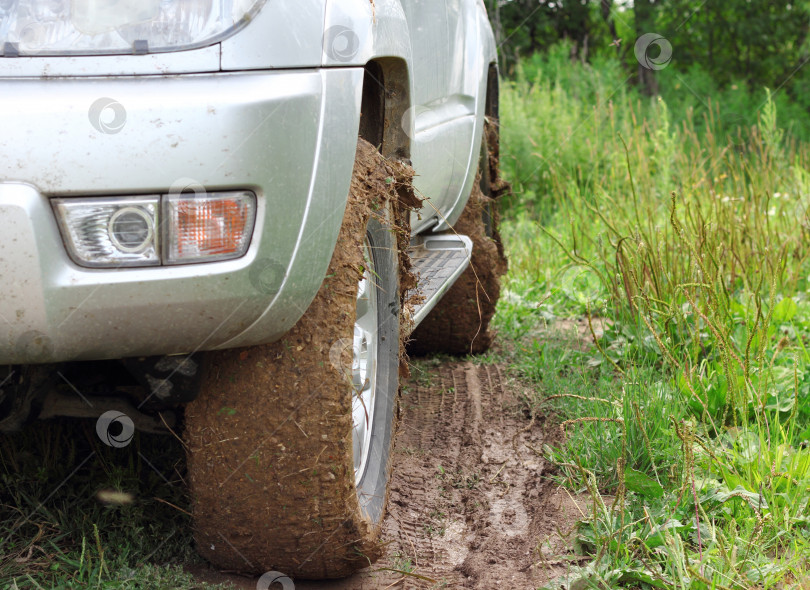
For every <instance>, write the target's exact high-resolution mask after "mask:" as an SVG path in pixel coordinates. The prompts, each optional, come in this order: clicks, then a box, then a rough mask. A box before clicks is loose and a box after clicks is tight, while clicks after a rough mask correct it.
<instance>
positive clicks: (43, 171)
mask: <svg viewBox="0 0 810 590" xmlns="http://www.w3.org/2000/svg"><path fill="white" fill-rule="evenodd" d="M0 51H1V52H2V56H0V129H2V134H0V226H1V227H2V232H0V277H2V288H0V371H2V372H0V430H2V431H5V432H11V431H14V430H18V429H19V428H21V427H22V426H23V425H24V424H26V423H28V422H29V421H31V420H33V419H36V418H49V417H53V416H76V417H84V418H93V419H95V420H96V430H97V432H98V435H99V436H100V437H101V439H102V441H103V442H104V444H107V445H109V446H113V447H123V446H126V445H127V444H128V443H129V441H130V440H131V439H132V437H133V436H134V432H135V430H136V429H139V430H144V431H150V432H167V431H173V432H175V433H177V434H180V435H182V437H183V438H184V441H185V447H186V448H187V453H188V458H187V459H188V460H187V463H188V481H189V486H190V494H191V497H192V503H193V511H194V522H195V526H194V535H195V538H196V541H197V545H198V548H199V551H200V553H201V554H202V555H203V556H204V557H206V558H207V559H208V560H210V561H211V562H212V563H213V564H215V565H216V566H219V567H221V568H227V569H230V570H240V571H252V572H259V573H260V572H263V571H267V570H277V571H283V572H285V573H287V574H289V575H292V576H301V577H309V578H322V577H338V576H344V575H347V574H349V573H351V572H352V571H354V570H357V569H359V568H362V567H365V566H367V565H368V564H369V563H370V562H372V561H373V560H374V559H375V558H376V557H377V556H378V555H379V554H380V551H381V548H380V542H379V539H380V534H381V523H382V519H383V515H384V513H385V505H386V498H387V489H388V482H389V455H390V452H391V445H392V437H393V435H394V432H395V423H396V403H397V395H398V388H399V376H400V375H401V374H402V372H403V371H407V363H406V362H405V354H406V346H407V347H408V351H409V352H411V353H412V354H414V353H426V352H436V351H444V352H449V353H457V354H465V353H470V352H480V351H482V350H485V349H486V348H487V347H488V346H489V343H490V338H491V335H490V334H489V332H488V324H489V320H490V318H491V317H492V315H493V313H494V306H495V301H496V300H497V297H498V292H499V286H498V279H499V277H500V275H501V274H503V272H504V270H505V259H504V258H503V251H502V248H501V245H500V241H499V238H498V234H497V221H498V217H497V212H496V209H495V203H496V201H495V198H496V197H497V196H498V195H499V194H500V193H501V192H503V191H504V190H505V183H503V181H502V180H501V179H500V177H499V175H498V126H497V125H498V111H497V108H498V77H497V69H496V47H495V43H494V40H493V36H492V32H491V29H490V25H489V22H488V20H487V15H486V11H485V8H484V5H483V2H481V1H480V0H371V1H369V0H296V1H295V2H291V1H290V2H288V1H286V0H266V1H264V0H240V1H236V0H234V1H229V0H226V1H224V2H214V1H213V0H168V1H162V2H159V1H158V0H145V1H138V2H129V1H113V0H72V1H68V0H49V1H42V0H12V1H11V2H3V3H0Z"/></svg>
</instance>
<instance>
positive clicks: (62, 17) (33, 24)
mask: <svg viewBox="0 0 810 590" xmlns="http://www.w3.org/2000/svg"><path fill="white" fill-rule="evenodd" d="M264 2H265V0H2V1H0V51H4V53H5V55H16V54H19V55H64V54H111V53H155V52H163V51H174V50H177V49H190V48H194V47H202V46H205V45H210V44H211V43H214V42H216V41H218V40H220V39H222V38H224V37H226V36H228V35H230V34H231V33H233V32H234V31H236V30H237V29H238V28H240V27H241V26H242V25H244V24H246V23H248V22H250V20H251V19H252V18H253V16H254V15H255V14H256V13H257V12H258V11H259V9H260V8H261V7H262V5H263V4H264Z"/></svg>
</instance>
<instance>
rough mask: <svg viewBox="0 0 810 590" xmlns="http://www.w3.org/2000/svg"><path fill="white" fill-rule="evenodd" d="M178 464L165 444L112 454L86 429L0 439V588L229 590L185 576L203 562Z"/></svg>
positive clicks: (139, 439) (156, 441)
mask: <svg viewBox="0 0 810 590" xmlns="http://www.w3.org/2000/svg"><path fill="white" fill-rule="evenodd" d="M182 457H183V450H182V448H181V446H180V443H179V442H178V441H176V440H175V439H172V438H169V437H166V436H156V435H147V434H143V433H138V434H136V436H135V438H134V439H133V442H132V444H130V445H129V446H127V447H125V448H111V447H108V446H106V445H104V444H102V443H101V441H100V439H99V438H98V437H97V436H96V433H95V430H94V424H93V423H92V422H90V421H79V420H68V419H64V420H54V421H48V422H38V423H34V424H32V425H31V426H29V427H28V428H26V430H25V431H23V432H21V433H18V434H15V435H4V436H2V437H0V479H2V488H1V489H2V491H1V492H0V498H2V501H1V503H0V589H4V590H5V589H7V588H8V589H11V588H14V589H17V588H20V589H23V588H31V589H33V588H48V589H51V588H65V589H68V588H131V589H144V590H146V589H153V588H172V589H180V590H192V589H214V588H223V589H224V588H226V587H225V586H211V585H205V584H201V583H198V582H196V581H194V580H193V578H192V577H191V576H190V575H189V574H187V573H185V572H184V571H183V569H182V565H184V564H190V563H199V562H201V560H200V558H199V557H197V555H196V553H194V550H193V544H192V540H191V535H190V530H191V529H190V519H189V517H188V516H187V515H186V514H185V513H184V512H183V510H185V511H188V510H189V501H188V498H187V495H186V491H185V485H184V482H183V480H182V474H183V473H184V465H183V460H182ZM110 492H122V494H119V495H116V494H111V493H110Z"/></svg>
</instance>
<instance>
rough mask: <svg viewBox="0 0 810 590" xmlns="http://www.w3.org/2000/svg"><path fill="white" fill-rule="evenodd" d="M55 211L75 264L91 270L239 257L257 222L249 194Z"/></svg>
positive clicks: (77, 202) (60, 204) (97, 200)
mask: <svg viewBox="0 0 810 590" xmlns="http://www.w3.org/2000/svg"><path fill="white" fill-rule="evenodd" d="M161 203H162V205H161ZM53 208H54V211H55V212H56V218H57V221H58V223H59V229H60V231H61V232H62V239H63V241H64V242H65V246H66V247H67V251H68V254H69V255H70V257H71V259H72V260H73V261H74V262H75V263H76V264H78V265H79V266H86V267H90V268H118V267H132V266H158V265H160V264H187V263H191V262H213V261H217V260H232V259H234V258H240V257H241V256H244V255H245V253H246V252H247V249H248V246H250V239H251V237H252V235H253V226H254V223H255V221H256V195H254V194H253V193H252V192H248V191H235V192H212V193H205V192H203V193H201V194H199V195H183V194H181V195H174V194H168V195H162V196H160V195H156V196H149V197H91V198H86V199H84V198H69V199H53Z"/></svg>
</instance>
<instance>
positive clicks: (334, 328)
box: [185, 140, 414, 577]
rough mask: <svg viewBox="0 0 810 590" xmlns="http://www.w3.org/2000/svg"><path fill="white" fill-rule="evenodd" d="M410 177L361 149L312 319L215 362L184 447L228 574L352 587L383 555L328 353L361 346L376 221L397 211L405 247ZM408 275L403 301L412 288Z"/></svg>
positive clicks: (211, 549)
mask: <svg viewBox="0 0 810 590" xmlns="http://www.w3.org/2000/svg"><path fill="white" fill-rule="evenodd" d="M412 175H413V173H412V171H411V169H410V168H408V167H406V166H404V165H403V164H400V163H398V162H387V161H385V160H383V159H382V157H381V156H380V155H379V153H378V152H377V151H376V149H375V148H374V147H373V146H371V145H370V144H368V143H367V142H364V141H362V140H361V141H360V144H359V145H358V151H357V158H356V161H355V171H354V175H353V178H352V184H351V191H350V195H349V202H348V204H347V207H346V213H345V216H344V220H343V226H342V227H341V230H340V236H339V238H338V245H337V247H336V248H335V251H334V254H333V256H332V260H331V262H330V265H329V269H328V271H327V276H326V278H325V280H324V283H323V285H322V287H321V289H320V291H319V292H318V295H317V296H316V298H315V300H314V301H313V303H312V304H311V305H310V306H309V308H308V310H307V312H306V314H305V315H304V316H303V317H302V318H301V320H300V321H299V322H298V323H297V324H296V325H295V326H294V327H293V329H292V330H291V331H290V332H289V333H288V334H287V335H285V337H284V338H283V339H282V340H280V341H279V342H276V343H273V344H269V345H266V346H256V347H252V348H247V349H242V350H228V351H221V352H216V353H211V354H209V356H208V358H207V363H206V369H205V372H204V375H203V385H202V391H201V393H200V396H199V398H198V399H197V400H196V401H194V402H192V403H191V404H189V405H188V406H187V409H186V431H185V439H186V445H187V448H188V449H189V453H188V455H189V458H188V468H189V476H190V490H191V495H192V498H193V509H194V514H195V539H196V541H197V545H198V551H199V552H200V553H201V554H202V555H203V556H204V557H206V558H207V559H208V560H209V561H211V562H212V563H215V564H216V565H217V566H219V567H220V568H223V569H228V570H233V571H240V572H254V573H261V572H263V571H267V570H283V571H285V573H288V574H290V575H299V576H311V577H324V576H335V575H346V574H348V573H351V572H352V571H356V570H357V569H358V563H368V561H369V559H371V560H372V561H373V560H374V558H376V556H377V555H379V554H380V553H381V548H380V547H379V543H378V538H379V533H380V530H379V527H373V526H372V525H370V524H369V523H368V521H366V520H365V519H363V518H362V516H361V515H360V508H359V503H358V498H357V493H356V490H355V484H354V464H353V458H352V435H351V432H352V413H351V404H352V391H353V389H352V384H351V382H350V380H349V379H348V378H347V376H346V372H345V370H341V367H340V366H339V365H341V364H342V365H343V367H350V366H351V352H350V350H348V347H344V350H343V354H342V357H341V358H340V362H339V363H334V362H332V359H330V351H331V350H332V349H333V346H334V344H335V343H336V342H339V341H342V339H346V340H347V341H351V339H352V337H353V333H354V320H355V306H356V297H357V283H358V280H359V279H360V277H361V276H362V273H363V266H364V264H365V262H364V258H363V244H364V240H365V235H366V231H365V228H366V224H367V220H368V218H369V217H370V216H372V215H375V216H378V217H381V218H380V221H381V222H382V223H388V224H391V223H392V222H391V220H390V219H387V215H386V214H385V211H388V210H390V209H389V207H388V206H387V204H388V203H390V204H391V205H392V207H393V216H394V219H395V221H394V222H393V223H394V224H397V223H402V224H403V225H402V226H399V227H398V228H397V231H398V234H399V239H400V240H401V239H403V238H402V236H403V235H404V236H408V235H409V228H408V227H407V225H404V224H405V223H406V221H405V220H407V218H408V214H409V206H410V204H411V203H412V202H413V199H414V197H413V194H412V189H411V179H412ZM400 263H401V265H402V266H403V268H402V273H401V279H400V280H401V283H402V284H401V285H400V289H401V293H400V297H401V298H402V297H404V296H405V291H406V290H407V289H408V288H411V287H412V286H413V278H412V277H411V276H410V273H409V272H408V265H409V261H408V260H407V257H405V258H403V259H401V261H400ZM336 365H338V366H336ZM268 547H271V548H272V550H271V551H268V550H267V548H268ZM360 567H362V566H360Z"/></svg>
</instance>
